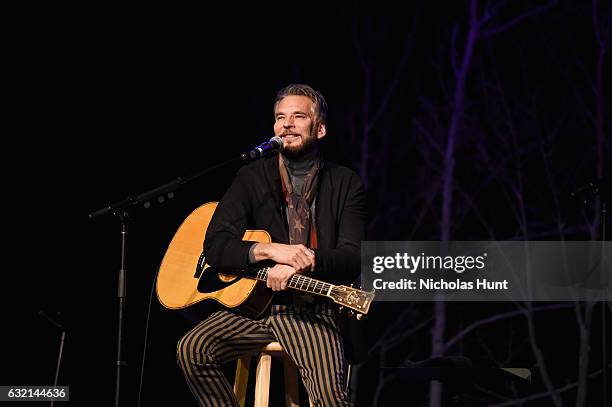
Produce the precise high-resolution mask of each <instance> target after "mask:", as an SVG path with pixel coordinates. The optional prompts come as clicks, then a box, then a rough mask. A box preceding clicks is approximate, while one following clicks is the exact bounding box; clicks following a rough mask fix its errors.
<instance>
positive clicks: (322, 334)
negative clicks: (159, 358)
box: [177, 304, 352, 407]
mask: <svg viewBox="0 0 612 407" xmlns="http://www.w3.org/2000/svg"><path fill="white" fill-rule="evenodd" d="M273 341H278V342H279V343H280V344H281V345H282V346H283V348H284V349H285V351H286V352H287V353H288V354H289V356H290V357H291V359H292V360H293V361H294V362H295V364H296V365H297V367H298V369H299V372H300V375H301V377H302V381H303V382H304V386H305V387H306V390H307V392H308V395H309V397H310V401H311V402H312V403H313V405H316V406H351V405H352V404H351V401H350V400H349V397H348V395H347V393H346V392H345V391H344V382H345V368H346V364H345V361H344V351H343V347H342V340H341V337H340V333H339V330H338V326H337V323H336V319H335V316H334V315H333V312H332V310H331V308H330V307H329V306H327V305H325V304H318V305H315V308H314V310H309V311H307V310H306V309H304V308H297V307H293V306H287V305H273V306H272V307H271V309H270V313H269V314H266V315H265V316H263V317H261V318H259V319H257V320H253V319H250V318H246V317H242V316H239V315H235V314H233V313H231V312H228V311H218V312H215V313H214V314H212V315H210V316H209V317H208V318H207V319H205V320H203V321H202V322H200V323H199V324H198V325H197V326H196V327H195V328H193V329H192V330H191V331H189V332H188V333H187V334H186V335H185V336H183V337H182V338H181V340H180V341H179V343H178V347H177V360H178V364H179V366H180V368H181V370H182V371H183V373H184V375H185V378H186V379H187V383H188V384H189V388H190V389H191V392H192V393H193V395H194V396H195V397H196V399H197V400H198V402H199V404H200V405H201V406H214V407H218V406H238V402H237V400H236V396H235V394H234V392H233V390H232V386H231V385H230V384H229V383H228V381H227V380H226V378H225V377H224V375H223V372H222V370H221V366H220V365H221V364H223V363H227V362H230V361H232V360H235V359H237V358H238V357H240V356H242V355H243V354H245V353H248V352H251V351H254V350H256V349H259V348H262V347H263V346H265V345H266V344H268V343H270V342H273Z"/></svg>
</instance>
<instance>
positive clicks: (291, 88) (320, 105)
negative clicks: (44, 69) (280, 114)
mask: <svg viewBox="0 0 612 407" xmlns="http://www.w3.org/2000/svg"><path fill="white" fill-rule="evenodd" d="M291 95H294V96H306V97H309V98H310V100H312V102H313V103H314V110H315V115H316V117H317V119H318V120H319V122H320V123H323V124H325V122H326V120H327V102H326V101H325V98H324V97H323V94H322V93H321V92H319V91H318V90H315V89H313V88H311V87H310V86H308V85H304V84H301V83H292V84H290V85H287V86H285V87H284V88H282V89H281V90H279V91H278V93H277V94H276V100H275V101H274V112H273V113H275V114H276V107H277V106H278V104H279V102H280V101H281V100H283V99H284V98H286V97H287V96H291Z"/></svg>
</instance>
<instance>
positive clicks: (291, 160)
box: [283, 148, 319, 194]
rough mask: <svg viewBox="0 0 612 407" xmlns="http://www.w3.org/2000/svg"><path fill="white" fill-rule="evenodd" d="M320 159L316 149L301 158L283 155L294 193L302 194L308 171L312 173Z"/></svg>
mask: <svg viewBox="0 0 612 407" xmlns="http://www.w3.org/2000/svg"><path fill="white" fill-rule="evenodd" d="M318 158H319V154H318V151H317V149H316V148H313V149H312V150H310V151H309V152H307V153H306V154H304V155H303V156H301V157H287V156H286V155H285V154H283V159H284V161H285V166H286V167H287V172H288V173H289V177H290V178H291V186H292V187H293V191H294V192H296V193H299V194H302V188H303V187H304V180H305V179H306V174H308V171H310V169H311V168H312V166H313V165H314V163H315V161H316V160H318Z"/></svg>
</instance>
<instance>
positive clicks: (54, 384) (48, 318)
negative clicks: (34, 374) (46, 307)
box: [38, 310, 66, 407]
mask: <svg viewBox="0 0 612 407" xmlns="http://www.w3.org/2000/svg"><path fill="white" fill-rule="evenodd" d="M38 315H40V316H41V317H43V318H45V319H46V320H47V321H49V322H50V323H51V324H52V325H54V326H55V327H56V328H59V329H61V330H62V335H61V337H60V347H59V352H58V355H57V364H56V366H55V378H54V379H53V387H56V386H57V378H58V377H59V370H60V365H61V363H62V354H63V352H64V340H65V339H66V330H65V329H64V326H63V325H62V324H60V323H58V322H57V321H55V320H53V319H52V318H51V317H50V316H49V315H47V314H46V313H45V312H44V311H42V310H40V311H38ZM54 402H55V399H51V404H50V405H51V407H53V403H54Z"/></svg>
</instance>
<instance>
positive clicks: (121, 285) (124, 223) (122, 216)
mask: <svg viewBox="0 0 612 407" xmlns="http://www.w3.org/2000/svg"><path fill="white" fill-rule="evenodd" d="M260 147H261V146H260ZM281 147H282V142H281V144H280V145H278V146H276V147H275V148H268V149H264V151H261V150H258V151H257V154H253V152H252V151H251V152H247V153H243V154H241V155H240V156H238V157H234V158H231V159H229V160H226V161H224V162H221V163H219V164H217V165H214V166H212V167H209V168H206V169H204V170H202V171H200V172H197V173H195V174H192V175H190V176H187V177H178V178H176V179H175V180H173V181H171V182H168V183H167V184H164V185H161V186H159V187H157V188H153V189H151V190H149V191H146V192H143V193H141V194H139V195H136V196H128V197H127V198H125V199H123V200H121V201H118V202H115V203H113V204H111V205H108V206H105V207H103V208H101V209H98V210H97V211H94V212H92V213H90V214H89V215H88V218H89V220H93V219H95V218H98V217H101V216H104V215H107V214H112V215H114V216H117V217H118V218H119V221H120V223H121V266H120V269H119V274H118V277H117V299H118V302H119V308H118V316H117V320H118V325H117V326H118V330H117V361H116V363H117V368H116V380H115V407H119V405H120V388H121V368H122V367H123V366H126V361H125V360H124V359H123V352H122V344H123V343H125V334H124V332H123V326H124V313H125V301H126V273H127V268H126V265H127V262H126V259H127V235H128V220H129V219H130V210H131V208H132V207H134V206H136V205H138V204H141V203H142V204H144V206H145V207H146V208H148V207H149V206H150V205H151V203H150V201H151V200H153V199H155V198H157V199H158V201H159V202H163V201H164V200H165V197H164V196H167V197H168V198H173V197H174V191H175V190H177V189H179V188H180V187H182V186H183V185H185V184H187V183H189V182H191V181H193V180H195V179H197V178H200V177H202V176H203V175H206V174H208V173H210V172H212V171H215V170H217V169H219V168H221V167H225V166H227V165H229V164H231V163H234V162H236V161H248V160H254V159H257V158H259V157H262V156H264V155H265V154H267V153H269V152H274V151H277V150H278V149H279V148H281Z"/></svg>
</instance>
